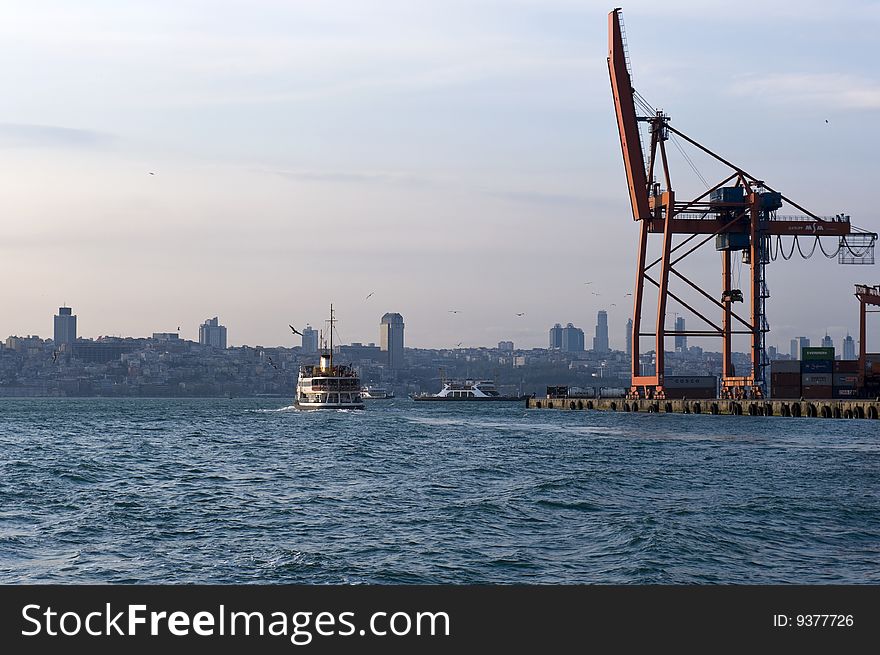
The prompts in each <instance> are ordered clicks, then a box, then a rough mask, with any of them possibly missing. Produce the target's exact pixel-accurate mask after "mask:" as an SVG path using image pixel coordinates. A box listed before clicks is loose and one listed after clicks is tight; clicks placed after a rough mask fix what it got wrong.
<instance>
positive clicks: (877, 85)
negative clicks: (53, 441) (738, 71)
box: [731, 73, 880, 110]
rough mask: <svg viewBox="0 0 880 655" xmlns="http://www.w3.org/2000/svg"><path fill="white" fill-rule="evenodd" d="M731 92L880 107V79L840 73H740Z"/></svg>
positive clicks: (793, 101)
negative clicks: (741, 75)
mask: <svg viewBox="0 0 880 655" xmlns="http://www.w3.org/2000/svg"><path fill="white" fill-rule="evenodd" d="M731 93H732V94H733V95H736V96H755V97H759V98H762V99H764V100H768V101H771V102H774V103H785V104H788V105H794V104H808V105H811V106H814V107H821V108H827V109H843V110H877V109H880V82H878V81H877V80H872V79H869V78H866V77H861V76H858V75H844V74H840V73H769V74H764V75H760V74H754V75H747V76H744V77H741V78H740V79H739V80H738V81H737V83H736V84H735V85H734V86H733V88H732V90H731Z"/></svg>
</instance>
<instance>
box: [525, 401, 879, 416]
mask: <svg viewBox="0 0 880 655" xmlns="http://www.w3.org/2000/svg"><path fill="white" fill-rule="evenodd" d="M526 407H528V408H529V409H562V410H566V411H572V410H574V411H587V410H597V411H606V412H645V413H656V414H661V413H665V414H716V415H717V414H727V415H730V416H795V417H797V416H807V417H815V418H871V419H876V418H878V417H880V402H878V401H876V400H840V399H835V400H820V399H804V400H798V399H791V400H789V399H765V400H718V399H711V398H710V399H699V400H627V399H625V398H598V399H597V398H529V399H527V400H526Z"/></svg>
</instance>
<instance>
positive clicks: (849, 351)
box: [841, 333, 856, 359]
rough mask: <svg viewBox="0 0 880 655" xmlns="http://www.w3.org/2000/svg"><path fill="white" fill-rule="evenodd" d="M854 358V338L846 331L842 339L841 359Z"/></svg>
mask: <svg viewBox="0 0 880 655" xmlns="http://www.w3.org/2000/svg"><path fill="white" fill-rule="evenodd" d="M855 358H856V340H855V339H853V338H852V337H851V336H849V333H847V335H846V338H845V339H844V340H843V356H842V357H841V359H855Z"/></svg>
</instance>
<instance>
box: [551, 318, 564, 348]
mask: <svg viewBox="0 0 880 655" xmlns="http://www.w3.org/2000/svg"><path fill="white" fill-rule="evenodd" d="M560 348H562V326H561V325H560V324H559V323H557V324H556V325H554V326H553V327H552V328H550V350H554V349H555V350H559V349H560Z"/></svg>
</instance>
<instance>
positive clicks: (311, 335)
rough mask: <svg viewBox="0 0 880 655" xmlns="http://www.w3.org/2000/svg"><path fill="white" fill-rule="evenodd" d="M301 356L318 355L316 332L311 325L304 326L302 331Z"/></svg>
mask: <svg viewBox="0 0 880 655" xmlns="http://www.w3.org/2000/svg"><path fill="white" fill-rule="evenodd" d="M302 354H303V355H317V354H318V331H317V330H316V329H314V328H313V327H312V326H311V325H306V326H305V327H304V328H303V331H302Z"/></svg>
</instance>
